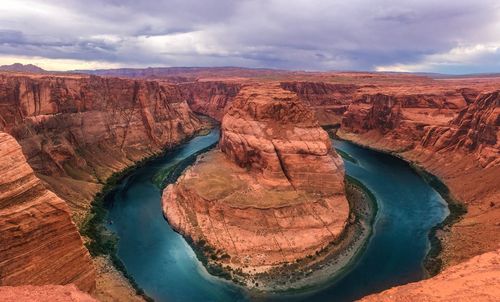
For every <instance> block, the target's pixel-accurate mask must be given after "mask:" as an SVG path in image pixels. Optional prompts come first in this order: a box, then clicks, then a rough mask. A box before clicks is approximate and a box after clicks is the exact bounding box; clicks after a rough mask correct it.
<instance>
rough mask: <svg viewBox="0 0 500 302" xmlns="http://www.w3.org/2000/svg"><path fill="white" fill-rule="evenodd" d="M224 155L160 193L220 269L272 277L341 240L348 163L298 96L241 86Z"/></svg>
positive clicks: (177, 223)
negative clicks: (212, 253)
mask: <svg viewBox="0 0 500 302" xmlns="http://www.w3.org/2000/svg"><path fill="white" fill-rule="evenodd" d="M219 147H220V149H217V150H214V151H211V152H209V153H207V154H205V155H203V156H201V157H200V158H199V159H198V161H197V162H196V164H195V165H194V166H193V167H191V168H189V169H188V170H187V171H186V172H185V173H184V174H183V175H182V176H181V177H180V178H179V180H178V181H177V183H175V184H173V185H169V186H168V187H167V188H166V189H165V191H164V193H163V211H164V214H165V217H166V218H167V219H168V221H169V223H170V224H171V225H172V227H173V228H174V229H176V230H177V231H178V232H180V233H181V234H183V235H184V236H186V237H189V238H191V239H192V240H193V241H195V242H198V243H200V242H201V243H203V244H207V245H208V246H210V247H211V248H212V249H214V250H215V251H216V258H217V259H218V261H219V263H222V264H224V265H229V266H231V267H233V268H242V269H243V270H244V271H245V272H249V273H255V272H262V271H266V270H269V269H270V268H272V267H276V266H279V265H282V264H285V263H290V262H293V261H295V260H297V259H301V258H304V257H306V256H309V255H314V254H315V253H316V252H317V251H319V250H321V249H322V248H324V247H326V246H327V245H328V244H329V243H330V242H332V241H334V240H335V239H336V238H337V237H338V236H339V234H340V233H341V232H342V231H343V229H344V226H345V225H346V220H347V218H348V215H349V206H348V203H347V200H346V198H345V194H344V169H343V163H342V160H341V158H340V157H339V156H338V155H337V154H336V153H335V151H334V150H333V149H332V145H331V142H330V140H329V138H328V135H327V133H326V132H325V131H323V130H322V129H321V127H319V124H318V122H317V120H316V119H315V118H314V114H313V113H312V112H311V111H310V110H308V109H307V108H306V107H304V105H303V104H302V103H301V102H300V101H299V100H298V99H297V97H296V95H295V94H293V93H290V92H287V91H284V90H282V89H280V88H279V87H277V86H269V85H261V86H257V85H254V86H247V87H244V88H243V89H242V90H241V91H240V93H239V94H238V96H237V97H236V99H235V100H234V101H233V103H232V104H231V105H230V107H229V108H228V110H227V113H226V115H225V116H224V118H223V121H222V135H221V139H220V142H219Z"/></svg>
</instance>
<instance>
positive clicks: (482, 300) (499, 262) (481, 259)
mask: <svg viewBox="0 0 500 302" xmlns="http://www.w3.org/2000/svg"><path fill="white" fill-rule="evenodd" d="M498 284H500V251H499V250H496V251H493V252H489V253H486V254H483V255H480V256H476V257H474V258H472V259H470V260H467V261H466V262H463V263H461V264H458V265H455V266H452V267H449V268H447V269H446V270H444V271H443V272H441V273H440V274H439V275H437V276H435V277H434V278H431V279H428V280H423V281H420V282H414V283H409V284H406V285H402V286H397V287H393V288H391V289H388V290H386V291H383V292H381V293H378V294H374V295H370V296H367V297H364V298H363V299H361V300H360V301H362V302H371V301H376V302H407V301H429V302H431V301H433V302H454V301H464V302H465V301H469V302H493V301H498V297H500V287H498Z"/></svg>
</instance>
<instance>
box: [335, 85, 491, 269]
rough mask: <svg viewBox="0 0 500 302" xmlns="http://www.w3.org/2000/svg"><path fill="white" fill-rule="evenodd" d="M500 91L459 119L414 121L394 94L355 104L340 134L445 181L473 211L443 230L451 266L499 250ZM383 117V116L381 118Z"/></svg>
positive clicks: (481, 97) (481, 99) (482, 99)
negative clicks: (422, 168)
mask: <svg viewBox="0 0 500 302" xmlns="http://www.w3.org/2000/svg"><path fill="white" fill-rule="evenodd" d="M499 95H500V93H499V92H498V91H497V92H492V93H485V94H482V95H479V96H478V97H477V98H476V100H475V101H474V102H472V103H470V104H469V105H467V106H466V107H465V108H464V109H462V110H461V111H460V112H459V113H457V114H456V115H453V114H452V115H451V116H447V117H446V118H442V119H441V118H439V116H434V117H433V116H432V115H430V116H428V118H427V119H425V118H422V117H421V118H419V119H418V122H416V121H415V120H416V119H412V116H411V114H408V112H406V111H405V108H403V107H402V106H401V105H400V103H398V102H397V101H390V99H391V98H392V97H391V96H385V97H383V98H380V99H379V100H375V101H373V102H370V103H367V104H363V103H361V104H360V103H353V104H352V105H351V106H349V110H348V111H347V112H346V113H345V114H344V119H343V122H342V127H341V129H340V131H339V132H338V135H339V136H341V137H342V138H345V139H348V140H351V141H354V142H357V143H360V144H363V145H367V146H370V147H372V148H376V149H380V150H384V151H388V152H393V153H397V154H398V155H399V156H401V157H403V158H405V159H407V160H409V161H412V162H414V163H415V164H416V165H419V166H422V167H424V168H425V169H426V170H428V171H430V172H431V173H433V174H435V175H437V176H438V177H440V178H441V179H442V180H443V181H444V182H445V184H446V185H447V186H448V187H449V188H450V191H451V192H452V195H453V197H454V198H455V199H457V200H459V201H461V202H465V204H466V206H467V208H468V212H467V214H466V215H465V216H464V218H463V219H462V220H461V221H460V222H458V223H456V224H454V225H453V226H452V227H451V229H446V230H444V231H439V232H438V234H437V235H438V237H439V238H440V239H441V240H442V242H443V247H444V250H443V253H442V256H441V257H442V260H443V262H444V264H445V265H453V264H456V263H459V262H461V261H465V260H467V259H469V258H471V257H473V256H475V255H479V254H482V253H484V252H488V251H492V250H495V249H497V248H498V242H497V241H496V240H491V238H495V237H496V234H497V233H498V225H497V221H498V217H500V208H499V205H498V200H500V190H498V188H499V187H500V180H499V179H498V175H500V159H499V158H500V143H499V142H500V128H499V127H500V118H499V114H500V108H499V107H500V105H499V102H500V96H499ZM377 116H379V117H382V118H378V117H377Z"/></svg>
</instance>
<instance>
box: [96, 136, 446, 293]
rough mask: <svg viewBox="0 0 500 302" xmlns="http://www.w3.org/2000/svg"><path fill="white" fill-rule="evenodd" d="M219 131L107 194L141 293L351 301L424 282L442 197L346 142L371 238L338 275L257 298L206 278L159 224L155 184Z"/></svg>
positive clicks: (121, 253) (392, 162) (391, 161)
mask: <svg viewBox="0 0 500 302" xmlns="http://www.w3.org/2000/svg"><path fill="white" fill-rule="evenodd" d="M218 138H219V130H218V129H214V130H212V132H211V133H210V134H209V135H206V136H199V137H195V138H193V139H192V140H190V141H189V142H187V143H185V144H184V145H182V146H180V147H179V148H177V149H176V150H175V151H172V152H170V153H168V154H166V155H165V156H164V157H162V158H159V159H156V160H152V161H151V162H149V163H147V164H146V165H144V166H142V167H140V168H138V169H136V170H134V171H133V172H132V173H130V174H129V175H128V176H127V177H125V178H124V179H123V180H122V181H121V182H120V183H119V185H118V186H117V187H116V188H115V189H114V190H113V191H112V192H110V193H109V194H108V195H107V197H106V198H107V201H108V202H107V205H108V210H109V214H108V220H110V221H113V223H112V224H110V225H108V228H109V229H111V230H112V231H114V232H115V233H116V234H117V236H118V237H119V243H118V257H119V258H120V259H121V260H122V262H123V263H124V265H125V267H126V269H127V271H128V272H129V274H130V275H131V276H133V278H134V279H135V281H136V282H137V284H138V285H139V286H140V287H141V288H142V289H144V291H145V293H146V294H147V295H148V296H150V297H152V298H153V299H155V300H156V301H169V302H175V301H182V302H189V301H222V302H224V301H254V300H258V301H329V302H332V301H353V300H356V299H358V298H360V297H362V296H365V295H367V294H370V293H374V292H378V291H381V290H384V289H387V288H389V287H392V286H395V285H398V284H404V283H408V282H410V281H415V280H419V279H422V278H423V277H424V270H423V268H422V262H423V260H424V258H425V255H426V253H427V251H428V250H429V240H428V232H429V230H430V229H431V228H432V227H433V226H434V225H436V224H437V223H439V222H441V221H442V220H443V219H444V217H446V215H447V214H448V208H447V206H446V203H445V202H444V200H443V199H442V198H441V196H440V195H439V194H438V193H437V192H436V191H435V190H434V189H433V188H432V187H431V186H430V185H428V184H427V183H426V182H425V181H424V180H423V179H422V178H421V177H420V176H419V175H418V174H417V173H415V172H414V171H413V170H412V169H411V168H410V166H409V165H408V164H407V163H406V162H404V161H402V160H400V159H398V158H396V157H393V156H390V155H387V154H383V153H380V152H376V151H372V150H368V149H364V148H361V147H358V146H355V145H353V144H351V143H348V142H344V141H334V145H335V147H336V148H338V149H340V150H342V151H344V152H345V153H347V154H349V155H350V156H351V157H352V158H354V159H355V160H356V162H355V163H354V162H353V161H345V168H346V173H347V174H348V175H350V176H352V177H354V178H356V179H358V180H359V181H361V182H362V183H363V184H364V185H365V186H366V187H367V188H369V189H370V190H371V191H372V193H373V194H374V195H375V196H376V198H377V203H378V208H379V209H378V213H377V217H376V219H375V223H374V232H373V235H372V237H371V238H370V240H369V242H368V244H367V246H366V249H365V250H364V251H363V253H362V255H361V256H359V257H358V258H357V259H356V261H355V263H354V264H353V265H351V267H350V269H349V270H348V271H347V272H346V273H344V274H343V276H341V277H338V278H335V279H332V281H331V282H330V283H328V284H326V285H324V286H322V287H319V288H315V289H311V290H308V291H305V292H300V293H293V294H292V293H289V294H286V293H281V294H274V295H271V296H267V297H262V296H259V297H254V296H252V295H251V294H250V293H248V292H247V291H246V290H245V289H244V288H242V287H239V286H236V285H234V284H232V283H231V282H228V281H226V280H222V279H219V278H216V277H213V276H211V275H209V274H208V273H207V272H206V270H205V268H204V267H203V265H202V264H201V263H200V262H199V261H198V260H197V259H196V256H195V254H194V252H193V251H192V249H191V248H190V246H189V245H188V244H187V243H186V241H185V240H184V239H183V238H182V236H180V235H179V234H177V233H176V232H174V231H173V230H172V229H171V228H170V226H169V225H168V223H167V222H166V220H165V219H164V218H163V215H162V209H161V191H160V189H158V187H157V186H155V185H154V184H153V182H152V179H153V176H154V175H155V174H156V173H157V172H158V171H159V170H160V169H162V168H165V167H168V166H169V165H172V164H175V163H176V162H179V161H180V160H182V159H184V158H186V157H188V156H189V155H192V154H193V153H195V152H197V151H199V150H201V149H203V148H206V147H207V146H210V145H211V144H213V143H215V142H216V141H217V140H218Z"/></svg>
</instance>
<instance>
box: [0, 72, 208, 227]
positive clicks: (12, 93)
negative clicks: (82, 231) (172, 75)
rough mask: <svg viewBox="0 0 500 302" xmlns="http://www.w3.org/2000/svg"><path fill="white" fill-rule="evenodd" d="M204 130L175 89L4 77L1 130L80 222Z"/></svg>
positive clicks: (128, 83)
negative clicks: (96, 202) (125, 178)
mask: <svg viewBox="0 0 500 302" xmlns="http://www.w3.org/2000/svg"><path fill="white" fill-rule="evenodd" d="M200 124H201V123H200V121H199V119H198V118H197V117H196V116H194V115H193V113H192V112H191V110H190V109H189V107H188V105H187V103H186V102H185V99H184V98H183V96H182V93H181V91H180V89H179V88H178V87H177V86H174V85H160V84H158V83H157V82H150V81H142V80H138V81H134V80H124V79H116V78H100V77H95V76H90V77H76V76H75V77H69V76H68V77H52V76H44V77H24V76H8V75H0V129H4V131H5V132H8V133H10V134H12V135H13V136H14V137H15V138H16V139H17V141H18V142H19V143H20V144H21V146H22V148H23V152H24V154H25V155H26V157H27V159H28V162H29V164H30V165H31V167H32V168H33V169H34V170H35V171H36V172H37V173H39V174H40V176H41V177H42V179H43V180H44V181H46V182H47V183H48V184H50V187H51V189H53V190H54V191H55V192H56V193H57V194H58V195H59V196H61V197H63V198H64V199H65V200H66V201H68V203H69V205H70V207H71V209H72V211H73V212H75V213H76V216H75V219H76V220H77V221H80V220H81V218H82V216H83V215H84V214H80V213H79V212H84V211H85V210H86V209H87V208H88V207H89V203H90V200H91V198H92V196H93V194H94V193H95V192H97V191H98V190H99V188H100V183H102V182H104V181H105V180H106V178H108V177H109V176H110V175H111V174H112V173H114V172H116V171H119V170H122V169H124V168H126V167H127V166H130V165H132V164H133V163H134V162H136V161H138V160H140V159H143V158H144V157H147V156H150V155H153V154H154V153H157V152H159V151H161V150H162V149H163V148H165V147H168V146H174V145H175V144H178V143H179V142H180V141H182V140H183V139H185V138H187V137H188V136H190V135H192V134H193V133H194V132H195V131H196V130H198V129H200Z"/></svg>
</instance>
